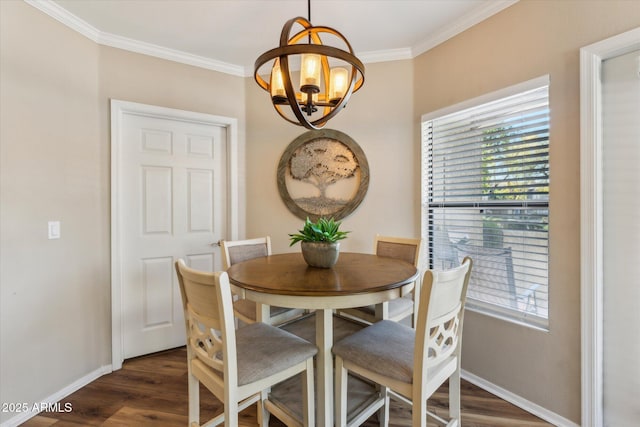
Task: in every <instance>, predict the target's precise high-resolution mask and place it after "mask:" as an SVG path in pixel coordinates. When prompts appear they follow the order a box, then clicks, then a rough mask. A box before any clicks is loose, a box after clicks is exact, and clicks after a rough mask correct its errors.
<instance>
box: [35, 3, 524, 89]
mask: <svg viewBox="0 0 640 427" xmlns="http://www.w3.org/2000/svg"><path fill="white" fill-rule="evenodd" d="M24 1H25V2H26V3H27V4H29V5H31V6H33V7H35V8H36V9H38V10H40V11H42V12H43V13H45V14H47V15H49V16H50V17H52V18H53V19H55V20H57V21H59V22H60V23H62V24H64V25H66V26H67V27H69V28H71V29H72V30H74V31H77V32H78V33H80V34H82V35H83V36H85V37H87V38H88V39H90V40H92V41H94V42H96V43H98V44H100V45H104V46H110V47H114V48H118V49H123V50H128V51H131V52H136V53H141V54H143V55H149V56H153V57H156V58H161V59H166V60H169V61H174V62H178V63H181V64H187V65H191V66H194V67H200V68H205V69H208V70H213V71H218V72H221V73H225V74H231V75H234V76H239V77H250V76H253V68H252V67H245V66H242V65H235V64H230V63H227V62H222V61H217V60H215V59H211V58H207V57H204V56H199V55H194V54H191V53H187V52H183V51H179V50H174V49H169V48H166V47H163V46H159V45H155V44H152V43H146V42H142V41H139V40H134V39H130V38H127V37H122V36H119V35H116V34H111V33H107V32H103V31H100V30H99V29H97V28H95V27H94V26H92V25H91V24H89V23H88V22H86V21H84V20H82V19H80V18H78V17H77V16H75V15H73V14H72V13H71V12H69V11H67V10H66V9H64V8H63V7H62V6H60V5H58V4H57V3H54V2H53V1H51V0H24ZM517 2H518V0H500V1H496V2H490V3H489V4H487V5H483V6H482V7H480V8H478V9H476V10H474V11H473V12H471V13H469V14H468V15H466V16H465V17H463V18H462V19H460V20H459V21H458V22H457V23H455V24H453V25H451V26H449V27H448V28H447V29H446V30H444V31H442V32H440V33H439V34H438V35H437V36H436V37H432V38H429V39H427V40H425V41H423V42H421V43H419V44H417V45H415V46H413V47H411V48H410V47H407V48H400V49H389V50H380V51H369V52H361V53H359V54H358V57H359V58H360V60H361V61H362V62H363V63H365V64H367V63H368V64H371V63H375V62H388V61H400V60H405V59H413V58H415V57H416V56H418V55H420V54H422V53H424V52H426V51H428V50H429V49H432V48H434V47H436V46H438V45H439V44H441V43H443V42H445V41H447V40H448V39H450V38H452V37H454V36H456V35H458V34H460V33H461V32H463V31H465V30H467V29H469V28H471V27H472V26H474V25H476V24H478V23H479V22H481V21H483V20H485V19H487V18H489V17H490V16H492V15H494V14H496V13H498V12H500V11H502V10H503V9H506V8H507V7H509V6H511V5H513V4H515V3H517Z"/></svg>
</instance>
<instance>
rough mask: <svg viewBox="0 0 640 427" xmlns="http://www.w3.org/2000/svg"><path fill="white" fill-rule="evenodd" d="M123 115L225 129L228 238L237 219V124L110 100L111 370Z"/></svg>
mask: <svg viewBox="0 0 640 427" xmlns="http://www.w3.org/2000/svg"><path fill="white" fill-rule="evenodd" d="M125 114H134V115H138V116H145V117H153V118H160V119H168V120H178V121H184V122H191V123H197V124H203V125H214V126H222V127H224V128H226V130H227V132H226V135H227V139H226V141H225V142H226V150H225V151H226V179H227V191H226V194H227V206H228V208H227V215H226V216H227V223H226V224H225V226H226V230H227V234H228V238H229V239H231V240H236V239H238V236H239V228H240V224H239V222H240V221H239V219H240V215H239V214H240V197H239V196H240V195H239V191H240V186H239V171H240V165H239V151H240V149H239V147H238V144H239V143H238V120H237V119H235V118H230V117H223V116H215V115H211V114H205V113H196V112H191V111H185V110H177V109H173V108H165V107H158V106H155V105H147V104H139V103H135V102H128V101H120V100H116V99H111V368H112V369H113V370H114V371H115V370H118V369H120V368H122V362H123V360H124V354H123V338H124V331H123V327H124V326H123V325H124V322H123V312H122V307H123V302H122V284H123V278H122V265H123V248H122V223H123V220H124V217H123V212H122V207H123V203H122V201H121V200H120V197H121V195H122V191H121V189H122V185H123V183H122V160H121V156H122V152H123V150H122V145H123V143H124V140H123V137H122V130H123V129H122V127H123V117H124V115H125Z"/></svg>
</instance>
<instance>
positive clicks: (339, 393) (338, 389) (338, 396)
mask: <svg viewBox="0 0 640 427" xmlns="http://www.w3.org/2000/svg"><path fill="white" fill-rule="evenodd" d="M335 369H336V373H335V376H336V378H335V383H336V384H335V396H334V399H335V403H334V405H335V424H336V426H338V427H345V426H346V425H347V375H348V372H347V370H346V369H345V368H344V363H343V362H342V357H339V356H336V368H335Z"/></svg>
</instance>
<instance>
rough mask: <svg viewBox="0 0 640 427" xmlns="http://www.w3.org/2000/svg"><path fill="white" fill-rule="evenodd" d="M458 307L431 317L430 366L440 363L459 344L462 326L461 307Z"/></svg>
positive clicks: (428, 356)
mask: <svg viewBox="0 0 640 427" xmlns="http://www.w3.org/2000/svg"><path fill="white" fill-rule="evenodd" d="M461 307H462V304H460V303H458V305H456V307H455V308H454V309H453V310H451V311H449V312H448V313H445V314H443V315H442V316H439V317H436V318H434V319H431V321H430V322H429V326H430V328H429V340H428V344H427V345H428V350H427V360H428V365H429V366H436V365H438V364H440V362H442V361H443V360H445V359H446V358H447V357H449V356H451V354H452V353H453V352H454V351H455V350H456V347H457V345H458V340H459V335H458V329H459V327H460V314H461V312H460V308H461Z"/></svg>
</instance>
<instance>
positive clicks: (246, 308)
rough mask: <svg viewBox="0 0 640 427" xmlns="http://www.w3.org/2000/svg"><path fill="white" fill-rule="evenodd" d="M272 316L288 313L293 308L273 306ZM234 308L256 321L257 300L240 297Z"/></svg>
mask: <svg viewBox="0 0 640 427" xmlns="http://www.w3.org/2000/svg"><path fill="white" fill-rule="evenodd" d="M270 308H271V317H274V316H277V315H279V314H282V313H286V312H287V311H289V310H291V309H290V308H284V307H274V306H271V307H270ZM233 310H234V311H235V312H236V313H238V314H241V315H242V316H244V317H246V318H247V319H251V320H253V321H254V322H255V321H256V303H255V301H251V300H248V299H246V298H244V299H240V300H238V301H235V302H234V303H233Z"/></svg>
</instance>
